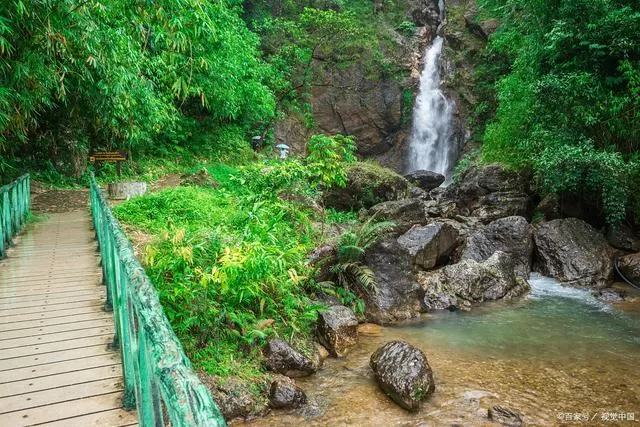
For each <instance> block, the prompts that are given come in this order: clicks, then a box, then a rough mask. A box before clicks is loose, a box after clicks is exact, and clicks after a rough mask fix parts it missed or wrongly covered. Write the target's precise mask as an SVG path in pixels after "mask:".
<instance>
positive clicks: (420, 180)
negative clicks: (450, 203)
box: [404, 170, 445, 191]
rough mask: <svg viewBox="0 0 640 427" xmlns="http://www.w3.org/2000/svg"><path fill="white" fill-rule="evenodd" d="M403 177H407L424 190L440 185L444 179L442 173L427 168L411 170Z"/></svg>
mask: <svg viewBox="0 0 640 427" xmlns="http://www.w3.org/2000/svg"><path fill="white" fill-rule="evenodd" d="M404 177H405V178H407V180H408V181H409V182H410V183H412V184H413V185H415V186H417V187H419V188H421V189H423V190H424V191H431V190H433V189H434V188H438V187H440V186H441V185H442V183H443V182H444V180H445V177H444V175H441V174H439V173H437V172H431V171H427V170H419V171H415V172H411V173H409V174H406V175H405V176H404Z"/></svg>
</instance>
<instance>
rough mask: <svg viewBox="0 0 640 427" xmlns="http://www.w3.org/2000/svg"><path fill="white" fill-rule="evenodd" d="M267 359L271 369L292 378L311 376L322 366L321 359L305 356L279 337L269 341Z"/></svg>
mask: <svg viewBox="0 0 640 427" xmlns="http://www.w3.org/2000/svg"><path fill="white" fill-rule="evenodd" d="M265 359H266V361H265V364H266V365H267V367H268V368H269V369H270V370H272V371H273V372H277V373H279V374H282V375H286V376H288V377H291V378H299V377H306V376H309V375H311V374H313V373H315V372H316V371H317V370H318V369H319V367H320V361H319V360H312V359H310V358H307V357H305V356H304V355H302V353H300V352H298V351H297V350H295V349H294V348H293V347H291V346H290V345H289V343H288V342H286V341H284V340H281V339H279V338H274V339H272V340H270V341H269V344H267V348H266V349H265Z"/></svg>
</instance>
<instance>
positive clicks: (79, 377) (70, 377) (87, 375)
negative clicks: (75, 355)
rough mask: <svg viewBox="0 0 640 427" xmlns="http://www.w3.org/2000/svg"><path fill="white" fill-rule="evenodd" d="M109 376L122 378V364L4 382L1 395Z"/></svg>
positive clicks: (47, 388) (29, 391) (101, 378)
mask: <svg viewBox="0 0 640 427" xmlns="http://www.w3.org/2000/svg"><path fill="white" fill-rule="evenodd" d="M109 378H122V366H121V365H120V364H116V365H110V366H101V367H99V368H91V369H84V370H82V371H73V372H66V373H64V374H55V375H47V376H46V377H40V378H30V379H26V380H21V381H13V382H10V383H6V384H2V387H0V397H7V396H14V395H16V394H24V393H31V392H34V391H40V390H49V389H55V388H57V387H64V386H68V385H74V384H80V383H84V382H88V381H97V380H104V379H109Z"/></svg>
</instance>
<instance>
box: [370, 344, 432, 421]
mask: <svg viewBox="0 0 640 427" xmlns="http://www.w3.org/2000/svg"><path fill="white" fill-rule="evenodd" d="M369 365H370V366H371V369H372V370H373V375H374V377H375V379H376V382H377V383H378V385H379V386H380V388H381V389H382V390H383V391H384V392H385V393H386V394H387V396H389V397H390V398H391V399H393V401H394V402H396V403H397V404H398V405H400V406H401V407H403V408H404V409H407V410H409V411H417V410H419V409H420V406H421V405H422V402H424V401H425V400H426V399H427V398H428V397H429V396H430V395H431V394H433V392H434V391H435V382H434V381H433V372H432V370H431V366H429V361H428V360H427V356H425V354H424V352H423V351H422V350H420V349H418V348H416V347H414V346H412V345H411V344H409V343H407V342H405V341H391V342H388V343H386V344H385V345H384V346H382V347H380V348H379V349H378V350H376V352H375V353H373V354H372V355H371V359H370V361H369Z"/></svg>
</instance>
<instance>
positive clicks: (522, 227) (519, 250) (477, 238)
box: [460, 216, 533, 279]
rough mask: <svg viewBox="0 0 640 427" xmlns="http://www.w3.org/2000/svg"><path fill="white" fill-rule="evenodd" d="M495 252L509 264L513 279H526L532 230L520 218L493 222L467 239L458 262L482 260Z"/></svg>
mask: <svg viewBox="0 0 640 427" xmlns="http://www.w3.org/2000/svg"><path fill="white" fill-rule="evenodd" d="M496 251H502V252H504V253H506V254H508V255H509V256H511V259H512V261H513V267H514V270H515V273H516V275H517V276H519V277H522V278H524V279H526V278H528V277H529V273H530V272H531V262H532V257H533V231H532V229H531V226H530V225H529V223H528V222H527V220H526V219H524V218H523V217H521V216H509V217H506V218H500V219H497V220H495V221H493V222H491V223H489V224H488V225H486V226H484V227H482V228H480V229H479V230H476V231H475V232H473V233H472V234H471V235H469V236H468V237H467V245H466V247H465V249H464V251H463V252H462V255H461V256H460V259H462V260H465V259H472V260H474V261H478V262H481V261H484V260H486V259H488V258H489V257H490V256H491V255H493V254H494V253H495V252H496Z"/></svg>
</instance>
